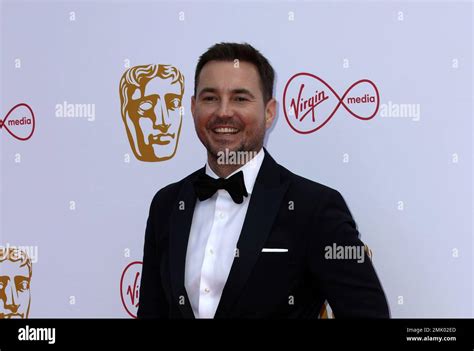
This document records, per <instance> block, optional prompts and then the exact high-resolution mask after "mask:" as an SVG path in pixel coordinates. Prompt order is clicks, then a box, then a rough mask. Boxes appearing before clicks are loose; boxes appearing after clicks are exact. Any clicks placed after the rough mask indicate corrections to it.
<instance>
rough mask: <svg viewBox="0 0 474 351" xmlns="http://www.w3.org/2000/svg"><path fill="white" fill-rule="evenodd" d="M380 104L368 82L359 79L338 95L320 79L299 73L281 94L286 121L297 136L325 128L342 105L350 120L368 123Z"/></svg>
mask: <svg viewBox="0 0 474 351" xmlns="http://www.w3.org/2000/svg"><path fill="white" fill-rule="evenodd" d="M379 105H380V96H379V91H378V89H377V87H376V85H375V84H374V83H373V82H372V81H371V80H369V79H361V80H358V81H357V82H355V83H353V84H352V85H351V86H350V87H349V88H347V90H346V91H345V93H344V94H343V95H342V96H339V95H338V94H337V93H336V91H335V90H334V89H333V88H332V87H331V86H330V85H329V84H328V83H326V82H325V81H324V80H323V79H322V78H320V77H318V76H315V75H314V74H311V73H305V72H301V73H297V74H295V75H293V76H292V77H291V78H290V79H289V80H288V82H287V83H286V86H285V90H284V92H283V111H284V114H285V118H286V121H287V122H288V125H289V126H290V127H291V128H292V129H293V130H294V131H295V132H297V133H300V134H310V133H314V132H316V131H317V130H319V129H321V128H322V127H324V126H325V125H326V123H328V122H329V121H330V120H331V118H332V117H333V116H334V114H335V113H336V111H337V110H338V109H339V108H340V107H341V106H342V107H344V109H345V110H346V111H347V112H349V114H350V115H352V116H353V117H355V118H357V119H360V120H364V121H367V120H370V119H372V118H374V117H375V115H376V114H377V111H378V109H379Z"/></svg>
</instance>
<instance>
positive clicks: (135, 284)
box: [120, 261, 143, 318]
mask: <svg viewBox="0 0 474 351" xmlns="http://www.w3.org/2000/svg"><path fill="white" fill-rule="evenodd" d="M142 265H143V263H142V262H140V261H135V262H132V263H130V264H129V265H127V267H125V269H124V270H123V272H122V277H121V278H120V298H121V299H122V305H123V307H124V308H125V311H127V313H128V314H129V315H130V317H133V318H137V310H138V300H139V298H140V296H139V293H140V280H141V278H140V276H141V273H142Z"/></svg>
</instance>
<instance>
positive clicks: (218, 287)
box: [184, 148, 264, 318]
mask: <svg viewBox="0 0 474 351" xmlns="http://www.w3.org/2000/svg"><path fill="white" fill-rule="evenodd" d="M263 157H264V151H263V148H262V149H261V150H260V151H259V152H258V154H257V155H256V156H255V157H254V158H253V159H251V160H250V161H249V162H247V163H246V164H245V165H243V166H242V167H240V168H239V169H238V170H236V171H235V172H233V173H232V174H230V175H229V176H228V177H227V178H229V177H230V176H232V175H233V174H235V173H237V172H239V171H242V172H243V174H244V182H245V187H246V189H247V192H248V194H249V196H247V197H244V201H243V203H241V204H236V203H235V202H234V201H233V200H232V198H231V197H230V195H229V193H228V192H227V191H226V190H223V189H219V190H218V191H217V192H216V193H215V194H214V195H213V196H212V197H211V198H209V199H207V200H205V201H199V199H198V200H196V207H195V208H194V215H193V220H192V224H191V231H190V233H189V240H188V249H187V252H186V268H185V279H184V280H185V288H186V292H187V293H188V297H189V299H190V300H191V301H190V302H191V307H192V309H193V312H194V316H195V317H196V318H213V317H214V315H215V313H216V310H217V306H218V305H219V301H220V299H221V296H222V291H223V289H224V286H225V284H226V281H227V278H228V276H229V273H230V269H231V267H232V263H233V262H234V257H235V252H236V248H237V242H238V240H239V236H240V232H241V231H242V226H243V224H244V219H245V215H246V213H247V209H248V206H249V202H250V197H251V194H252V191H253V187H254V184H255V180H256V179H257V175H258V172H259V170H260V166H261V165H262V162H263ZM206 174H207V175H209V176H211V177H213V178H219V177H218V176H217V175H216V174H215V173H214V172H213V171H212V169H211V168H210V167H209V164H208V163H207V164H206Z"/></svg>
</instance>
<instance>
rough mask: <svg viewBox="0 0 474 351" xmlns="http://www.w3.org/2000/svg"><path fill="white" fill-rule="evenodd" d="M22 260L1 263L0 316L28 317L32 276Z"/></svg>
mask: <svg viewBox="0 0 474 351" xmlns="http://www.w3.org/2000/svg"><path fill="white" fill-rule="evenodd" d="M20 264H21V263H20V261H17V262H12V261H9V260H6V261H3V262H1V263H0V268H1V271H0V318H28V313H29V309H30V298H31V296H30V276H29V271H28V267H27V266H23V267H20Z"/></svg>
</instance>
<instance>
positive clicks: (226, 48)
mask: <svg viewBox="0 0 474 351" xmlns="http://www.w3.org/2000/svg"><path fill="white" fill-rule="evenodd" d="M214 60H215V61H234V60H238V61H244V62H249V63H252V64H253V65H255V67H256V68H257V71H258V75H259V76H260V86H261V88H262V95H263V101H264V102H265V104H266V103H267V102H268V101H269V100H270V99H271V98H272V97H273V83H274V80H275V71H274V70H273V67H272V66H271V65H270V62H268V60H267V59H266V58H265V56H263V55H262V54H261V53H260V52H259V51H258V50H257V49H255V48H254V47H253V46H252V45H250V44H248V43H242V44H239V43H218V44H214V45H213V46H211V47H210V48H209V49H207V51H206V52H205V53H204V54H202V55H201V57H199V60H198V63H197V66H196V72H195V74H194V96H196V93H197V86H198V83H199V74H200V73H201V70H202V68H203V67H204V65H205V64H206V63H208V62H209V61H214Z"/></svg>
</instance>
